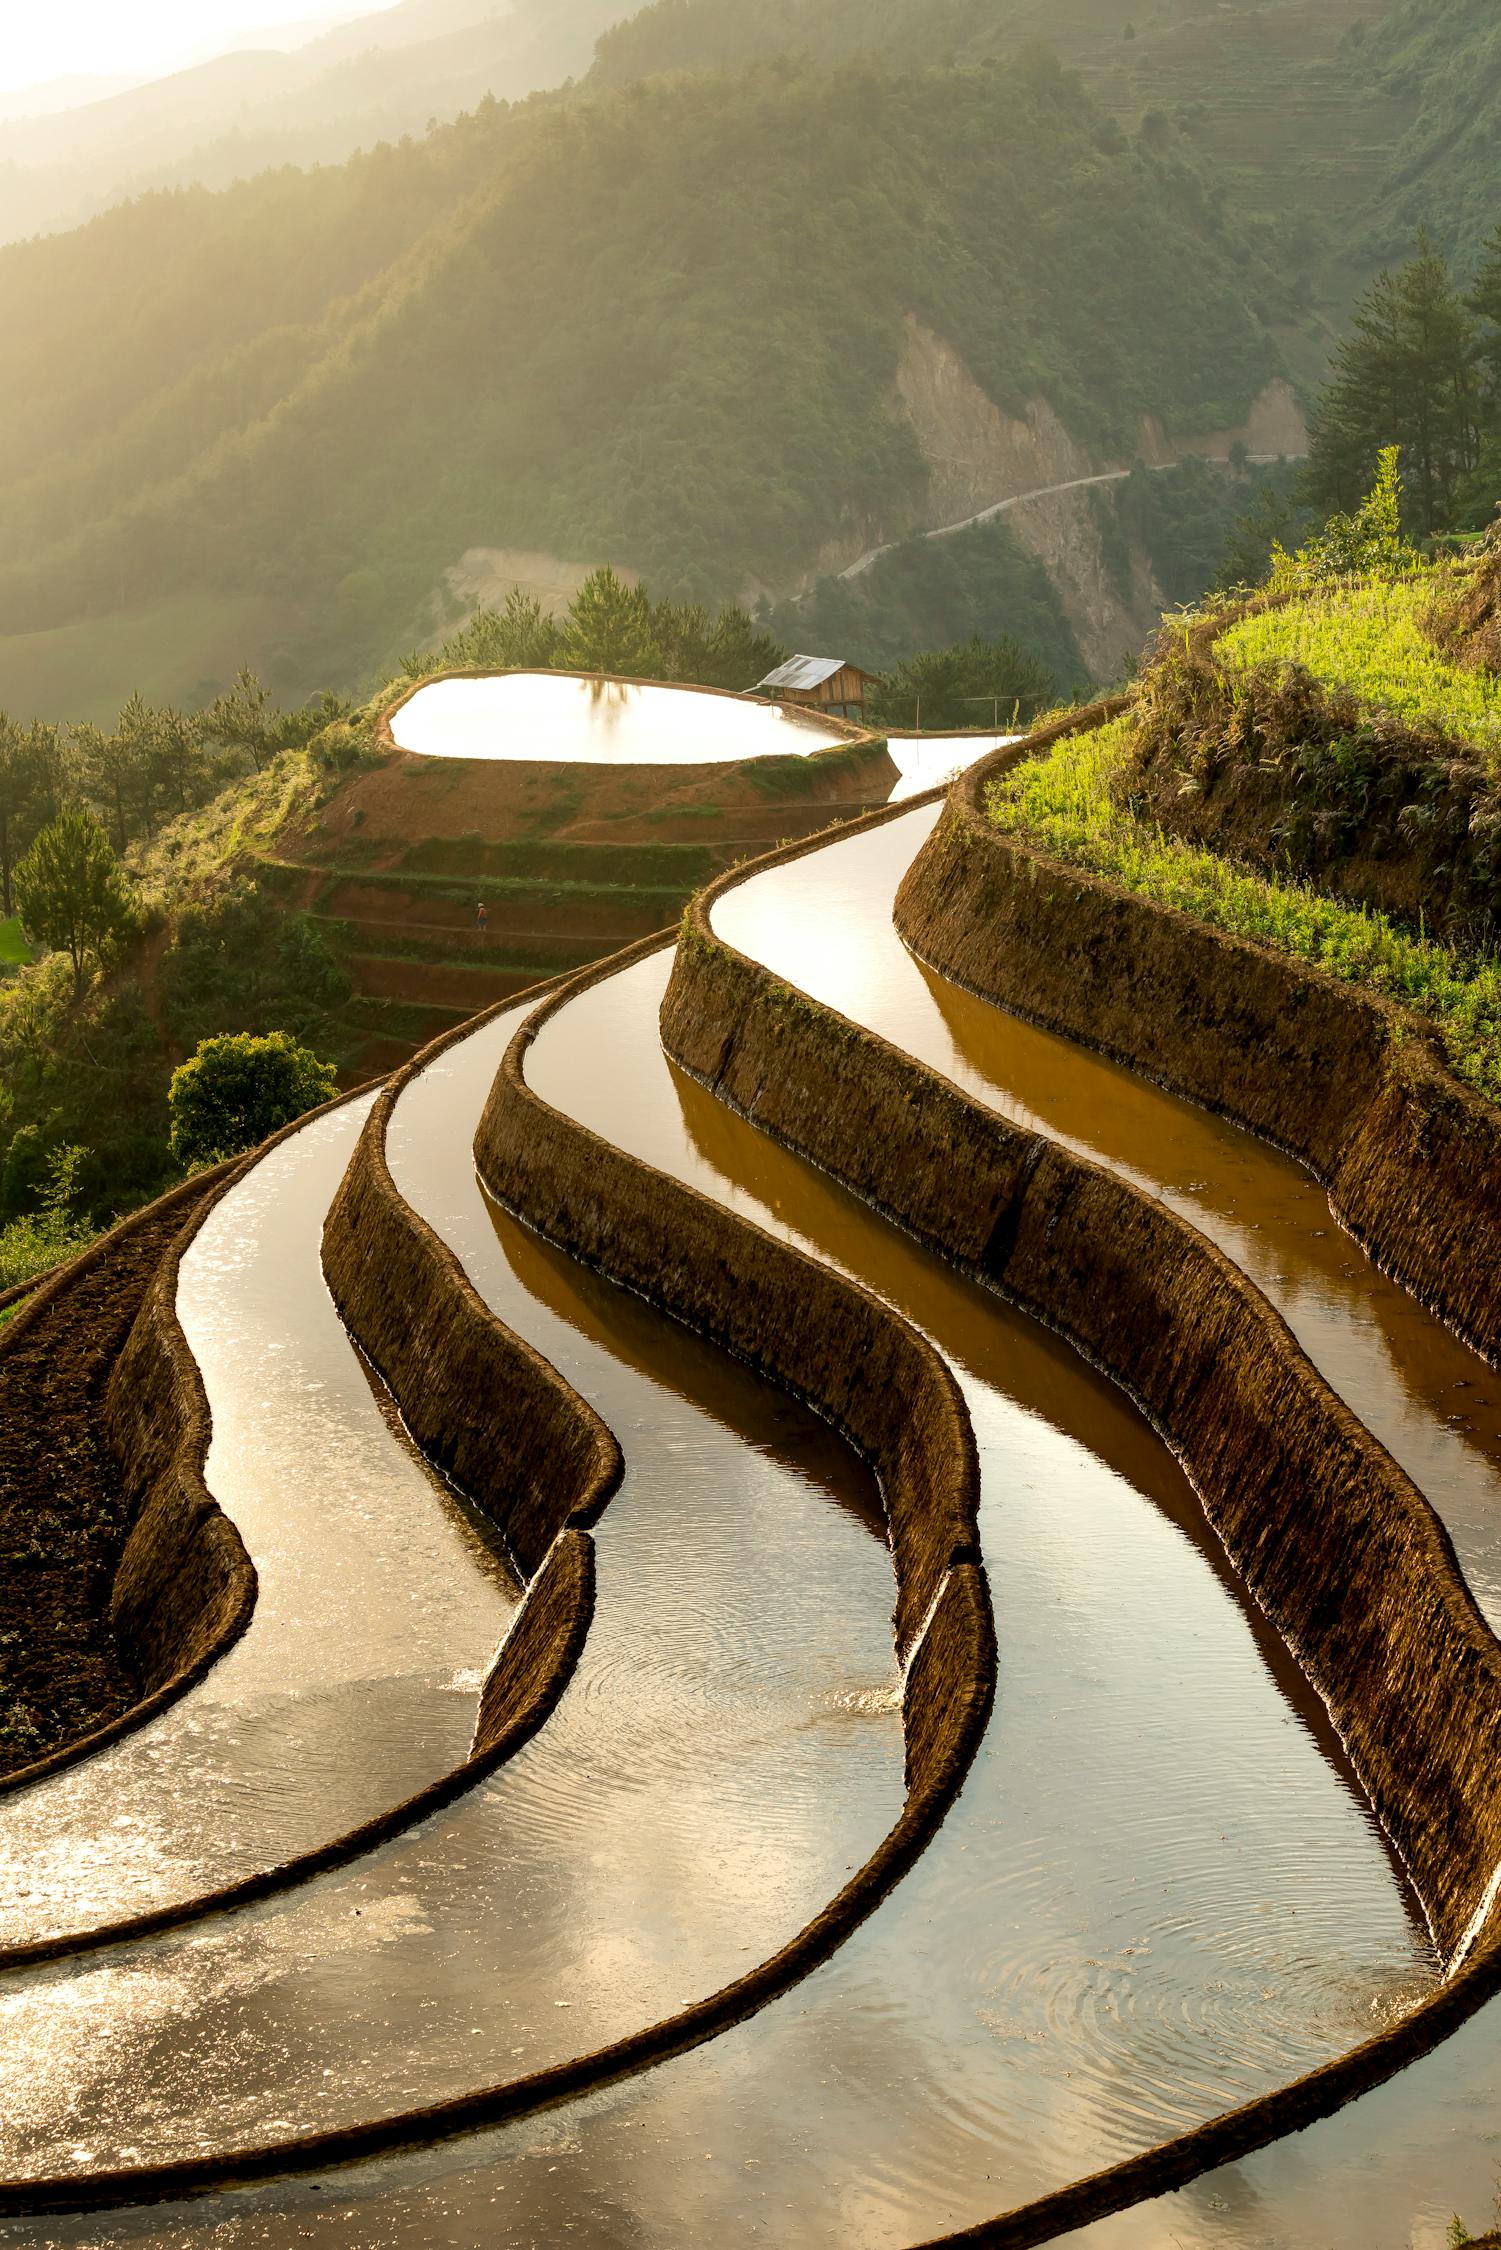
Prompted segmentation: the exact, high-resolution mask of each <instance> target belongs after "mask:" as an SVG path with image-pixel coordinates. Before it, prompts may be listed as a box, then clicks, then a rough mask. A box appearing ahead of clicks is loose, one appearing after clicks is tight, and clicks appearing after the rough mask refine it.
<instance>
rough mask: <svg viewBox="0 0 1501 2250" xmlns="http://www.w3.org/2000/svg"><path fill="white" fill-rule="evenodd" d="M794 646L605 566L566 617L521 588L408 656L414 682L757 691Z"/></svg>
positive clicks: (729, 611)
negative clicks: (546, 680) (509, 676)
mask: <svg viewBox="0 0 1501 2250" xmlns="http://www.w3.org/2000/svg"><path fill="white" fill-rule="evenodd" d="M785 653H786V652H785V651H784V650H783V649H782V648H780V647H779V646H778V644H777V642H776V641H774V640H773V639H772V638H771V636H770V635H769V634H768V633H764V632H761V631H760V630H758V628H757V627H756V625H755V624H754V622H753V621H752V619H751V617H750V615H749V614H748V612H747V611H745V610H743V609H740V608H737V607H736V606H735V605H734V604H728V605H726V606H725V607H724V608H722V609H719V610H709V609H707V608H706V607H705V606H704V605H703V604H702V603H701V602H673V601H659V600H654V599H653V597H652V595H651V594H650V593H648V592H647V590H646V588H645V587H644V586H639V585H629V584H627V583H626V582H625V581H624V580H622V579H621V578H620V577H619V576H618V575H617V573H616V572H615V571H613V570H611V569H609V568H608V567H605V568H603V569H600V570H594V571H591V572H590V573H589V576H588V577H587V578H586V579H585V581H584V583H583V585H582V586H581V587H580V588H579V591H578V593H577V595H576V596H575V597H574V599H573V601H572V602H571V603H570V604H569V606H568V609H567V610H566V611H565V613H564V614H563V615H562V616H561V617H553V616H550V615H549V614H548V612H547V611H546V610H544V609H543V607H542V605H541V603H540V602H539V601H537V600H536V598H535V597H534V596H532V595H529V594H523V593H522V592H520V590H519V589H518V590H515V591H513V592H512V593H511V594H510V595H509V597H508V598H507V600H506V604H505V607H504V608H503V609H498V610H495V609H480V610H477V611H476V612H475V614H474V615H473V616H472V617H470V618H469V619H468V620H467V621H466V622H465V623H464V624H463V625H462V626H460V628H459V629H458V630H457V631H456V632H453V633H450V634H448V635H447V637H446V638H445V639H444V641H443V642H442V644H441V645H440V647H439V648H438V649H437V650H436V651H433V650H419V651H417V652H416V653H415V654H413V655H411V656H409V657H408V658H407V659H406V662H405V664H404V665H403V667H402V670H403V672H404V674H405V676H406V677H407V678H408V679H413V680H417V679H426V678H427V676H428V674H429V673H431V672H453V671H490V672H503V671H548V670H557V671H564V672H612V673H616V674H619V675H621V676H623V677H624V678H626V679H635V680H683V681H692V682H694V683H696V684H697V685H698V686H700V687H721V688H730V689H734V690H736V691H739V690H743V689H745V688H752V687H754V686H755V685H756V683H757V681H758V680H761V679H764V678H765V676H766V674H767V673H768V672H769V671H770V670H771V668H772V666H773V665H774V664H777V663H780V661H781V659H782V657H783V655H784V654H785Z"/></svg>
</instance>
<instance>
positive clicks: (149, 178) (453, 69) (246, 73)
mask: <svg viewBox="0 0 1501 2250" xmlns="http://www.w3.org/2000/svg"><path fill="white" fill-rule="evenodd" d="M625 4H626V0H514V4H513V5H512V4H501V0H400V5H398V6H397V7H394V8H390V9H385V10H382V11H380V12H379V13H377V14H374V15H367V16H362V17H359V18H357V19H356V20H354V21H352V22H350V23H345V24H341V25H339V26H338V27H337V28H336V29H334V30H332V31H329V32H326V33H324V34H323V35H322V36H321V37H319V38H316V39H313V40H311V41H309V42H308V43H307V44H306V45H303V46H300V47H298V48H296V49H295V50H294V51H292V52H290V53H285V52H281V51H279V50H278V49H277V48H275V47H271V46H267V47H257V48H254V49H250V50H247V51H244V52H238V53H234V54H226V55H221V56H218V57H215V58H214V59H212V60H210V61H208V62H204V63H201V64H199V65H197V66H196V67H195V68H193V69H191V70H183V71H178V72H175V73H173V74H172V75H171V76H170V77H167V78H161V79H155V80H152V81H150V82H148V83H147V84H145V85H138V86H133V87H130V88H128V89H127V90H126V91H124V92H120V93H115V94H112V95H110V96H109V97H108V98H106V99H102V100H96V101H91V102H85V103H83V104H74V105H72V106H69V107H67V108H60V109H58V110H56V111H53V112H51V113H49V114H44V115H34V116H27V117H19V118H15V119H13V120H11V121H10V122H6V123H0V241H7V240H10V241H14V240H16V239H18V238H21V237H24V236H26V235H29V234H35V233H41V232H46V231H53V230H57V229H60V228H65V227H69V226H73V225H76V224H78V223H79V222H80V221H82V220H84V219H87V218H89V217H91V216H92V215H93V214H94V213H96V212H98V211H102V210H105V209H107V208H108V207H109V205H111V204H112V203H116V202H119V201H120V200H122V199H123V198H124V197H126V196H132V195H137V194H140V193H142V192H143V191H144V190H147V189H150V188H153V187H172V186H183V185H188V184H202V185H204V186H209V187H222V186H226V185H228V184H229V183H230V182H231V181H233V180H236V179H244V178H248V177H249V176H251V175H252V174H253V173H255V172H258V171H263V170H266V169H269V168H270V167H271V166H273V165H280V164H302V165H306V164H314V163H331V162H338V161H341V160H342V159H343V158H345V157H347V156H348V155H350V154H351V153H352V152H353V151H354V150H356V149H359V148H368V147H372V146H373V145H374V144H375V143H376V142H377V141H379V140H399V139H400V138H401V137H402V136H403V135H405V134H409V133H421V132H424V131H425V130H426V128H427V126H428V125H429V124H430V123H431V122H432V120H433V119H435V118H437V119H440V120H441V119H447V118H452V117H455V116H457V115H458V114H459V113H460V111H462V110H465V109H472V108H473V107H474V105H475V104H476V103H477V102H478V101H480V100H482V99H483V97H484V96H485V95H486V94H487V93H488V94H493V95H495V96H496V97H497V98H499V99H511V100H514V99H517V98H519V97H521V96H524V95H526V94H528V93H530V92H532V91H533V90H534V89H535V88H537V87H540V86H551V85H555V84H558V83H560V82H561V81H562V80H563V79H565V78H567V77H569V76H571V75H573V74H574V73H576V72H580V71H582V70H584V69H585V68H586V67H587V66H588V63H589V61H590V57H591V54H592V50H593V42H594V39H595V36H596V34H597V33H598V32H599V31H600V30H601V29H602V28H604V26H606V25H607V24H609V23H611V22H612V21H613V20H614V19H615V17H616V16H617V15H618V14H620V13H621V12H622V10H623V7H624V5H625Z"/></svg>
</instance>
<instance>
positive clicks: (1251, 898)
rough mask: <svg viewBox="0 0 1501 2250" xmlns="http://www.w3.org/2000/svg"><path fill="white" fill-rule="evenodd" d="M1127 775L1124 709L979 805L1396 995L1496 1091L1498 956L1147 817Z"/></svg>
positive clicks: (1106, 870)
mask: <svg viewBox="0 0 1501 2250" xmlns="http://www.w3.org/2000/svg"><path fill="white" fill-rule="evenodd" d="M1130 774H1131V723H1130V720H1129V718H1127V719H1124V720H1120V721H1117V722H1116V724H1114V725H1113V726H1109V727H1104V728H1100V729H1098V730H1096V731H1095V732H1094V733H1092V734H1086V735H1080V736H1073V737H1070V738H1068V739H1066V740H1065V741H1063V742H1061V743H1058V744H1057V745H1055V747H1054V748H1053V749H1052V750H1050V751H1048V752H1046V753H1044V754H1042V755H1040V756H1038V757H1036V758H1030V759H1027V760H1026V761H1025V762H1024V763H1022V764H1021V765H1019V766H1016V767H1013V768H1012V769H1011V771H1010V772H1008V773H1006V774H1004V775H1002V776H1001V777H1000V779H998V780H997V781H996V782H994V783H993V784H992V786H991V790H990V797H989V809H990V815H991V818H992V819H993V820H994V822H995V823H996V825H997V827H999V828H1003V829H1006V830H1007V831H1009V832H1013V833H1016V834H1018V835H1020V836H1022V837H1024V838H1025V839H1026V840H1027V841H1028V842H1030V843H1034V844H1036V845H1038V846H1040V848H1041V849H1042V850H1043V851H1045V852H1047V853H1049V854H1050V855H1052V856H1053V857H1055V858H1058V859H1064V860H1068V861H1070V862H1072V863H1073V864H1074V865H1076V866H1080V867H1085V868H1088V869H1089V870H1090V871H1091V872H1092V873H1094V874H1097V875H1103V876H1106V877H1107V878H1108V879H1109V880H1110V881H1111V882H1115V883H1120V884H1122V885H1123V886H1124V887H1125V888H1126V889H1127V890H1130V891H1135V892H1137V893H1139V894H1140V895H1141V896H1142V897H1145V898H1150V899H1155V900H1157V901H1158V902H1159V903H1160V904H1162V905H1164V906H1171V907H1176V908H1177V909H1178V910H1179V911H1180V912H1182V913H1185V914H1192V915H1194V916H1196V917H1197V918H1198V919H1199V920H1200V921H1203V922H1209V923H1212V924H1213V925H1214V927H1215V928H1217V929H1222V930H1228V931H1229V932H1231V934H1232V935H1233V936H1236V937H1247V938H1254V939H1257V940H1259V941H1260V942H1261V943H1262V944H1265V945H1272V946H1275V947H1276V948H1277V949H1278V950H1279V951H1280V952H1284V953H1290V954H1293V955H1294V956H1296V958H1298V959H1299V960H1304V961H1309V962H1311V963H1312V964H1313V965H1314V966H1315V967H1316V968H1319V969H1322V970H1324V971H1326V972H1327V973H1328V974H1329V975H1331V976H1337V977H1343V978H1346V979H1348V980H1350V981H1351V982H1353V983H1357V984H1363V985H1366V986H1368V987H1369V988H1370V989H1371V990H1373V991H1376V992H1380V993H1384V994H1388V995H1390V996H1391V997H1392V998H1394V999H1397V1000H1401V1001H1403V1002H1405V1003H1406V1004H1407V1005H1408V1006H1410V1007H1412V1008H1414V1009H1415V1010H1416V1011H1417V1012H1418V1013H1420V1014H1421V1015H1424V1016H1427V1017H1429V1018H1431V1020H1432V1021H1433V1022H1434V1023H1435V1024H1436V1025H1437V1027H1438V1030H1439V1033H1440V1036H1441V1038H1442V1040H1443V1042H1444V1046H1445V1049H1446V1051H1447V1053H1448V1056H1449V1060H1450V1062H1451V1064H1452V1065H1453V1067H1454V1069H1455V1070H1456V1071H1457V1072H1458V1074H1459V1076H1460V1077H1461V1078H1463V1079H1464V1080H1465V1081H1466V1082H1467V1083H1468V1084H1469V1085H1472V1086H1474V1087H1476V1088H1477V1089H1478V1090H1479V1091H1480V1092H1482V1093H1484V1094H1487V1095H1489V1096H1491V1097H1492V1098H1493V1099H1496V1100H1501V960H1498V959H1497V958H1496V957H1495V955H1493V954H1490V953H1482V954H1473V955H1467V954H1464V953H1460V952H1457V951H1454V950H1451V949H1450V948H1449V947H1447V946H1443V945H1438V944H1435V943H1434V942H1433V941H1432V940H1430V939H1425V938H1423V937H1420V936H1415V935H1413V934H1411V933H1409V932H1407V931H1404V930H1402V929H1400V928H1398V927H1397V926H1396V925H1395V924H1394V923H1393V922H1391V921H1390V920H1389V919H1388V918H1387V917H1386V916H1385V915H1383V914H1377V913H1372V912H1369V911H1368V910H1366V909H1364V908H1362V907H1357V906H1350V905H1347V904H1345V903H1344V902H1343V901H1342V900H1338V899H1334V898H1330V897H1328V896H1326V895H1325V894H1324V893H1322V892H1319V891H1316V890H1313V889H1312V888H1310V887H1308V886H1306V885H1304V884H1300V883H1295V882H1292V881H1278V880H1277V879H1276V878H1275V877H1273V876H1270V875H1264V874H1257V873H1254V872H1252V871H1250V870H1249V869H1245V868H1241V867H1237V866H1236V865H1235V863H1234V862H1233V861H1231V860H1229V859H1226V858H1224V857H1222V856H1221V855H1220V854H1219V853H1217V852H1213V851H1206V850H1204V849H1202V848H1200V847H1198V846H1195V845H1192V844H1187V843H1184V842H1181V841H1180V840H1179V839H1178V838H1176V837H1171V836H1167V835H1164V834H1163V832H1162V831H1161V830H1160V829H1158V828H1152V827H1148V826H1147V825H1146V824H1145V823H1144V822H1142V821H1139V820H1137V819H1135V818H1134V817H1133V816H1132V814H1131V812H1130V810H1129V807H1128V806H1127V805H1126V804H1125V803H1124V802H1123V801H1122V799H1123V796H1124V794H1125V792H1126V791H1127V789H1128V788H1129V782H1130Z"/></svg>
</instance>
